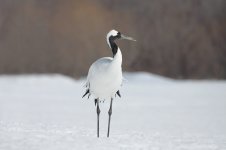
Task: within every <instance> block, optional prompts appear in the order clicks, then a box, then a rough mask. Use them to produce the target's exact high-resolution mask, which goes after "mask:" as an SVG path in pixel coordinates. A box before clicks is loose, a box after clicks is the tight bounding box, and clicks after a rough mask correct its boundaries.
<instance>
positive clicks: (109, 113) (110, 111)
mask: <svg viewBox="0 0 226 150" xmlns="http://www.w3.org/2000/svg"><path fill="white" fill-rule="evenodd" d="M112 101H113V98H111V104H110V109H109V111H108V115H109V119H108V134H107V137H109V133H110V123H111V114H112Z"/></svg>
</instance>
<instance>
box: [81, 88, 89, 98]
mask: <svg viewBox="0 0 226 150" xmlns="http://www.w3.org/2000/svg"><path fill="white" fill-rule="evenodd" d="M88 93H89V89H87V90H86V93H85V94H84V95H83V96H82V98H83V97H85V96H86V95H87V94H88Z"/></svg>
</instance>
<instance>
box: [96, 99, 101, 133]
mask: <svg viewBox="0 0 226 150" xmlns="http://www.w3.org/2000/svg"><path fill="white" fill-rule="evenodd" d="M95 102H96V103H97V137H99V116H100V107H99V99H95Z"/></svg>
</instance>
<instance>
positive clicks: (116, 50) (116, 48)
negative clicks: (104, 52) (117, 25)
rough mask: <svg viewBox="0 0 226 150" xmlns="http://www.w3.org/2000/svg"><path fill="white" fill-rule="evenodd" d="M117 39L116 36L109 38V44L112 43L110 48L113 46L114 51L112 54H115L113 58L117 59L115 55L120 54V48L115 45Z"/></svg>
mask: <svg viewBox="0 0 226 150" xmlns="http://www.w3.org/2000/svg"><path fill="white" fill-rule="evenodd" d="M115 39H116V38H115V37H114V36H110V37H109V43H110V46H111V50H112V53H113V57H115V55H116V54H117V52H118V46H117V45H116V43H115Z"/></svg>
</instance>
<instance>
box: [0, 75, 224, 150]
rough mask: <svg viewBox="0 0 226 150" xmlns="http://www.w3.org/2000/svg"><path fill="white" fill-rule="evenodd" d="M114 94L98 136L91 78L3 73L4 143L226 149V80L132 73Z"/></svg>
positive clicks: (29, 148)
mask: <svg viewBox="0 0 226 150" xmlns="http://www.w3.org/2000/svg"><path fill="white" fill-rule="evenodd" d="M124 76H125V82H124V84H123V87H122V90H121V94H122V98H121V99H120V98H116V99H115V100H114V102H113V114H112V122H111V123H112V124H111V133H110V138H106V135H107V121H108V120H107V119H108V114H107V111H108V108H109V101H108V100H106V101H105V102H102V103H101V105H100V107H101V115H100V138H96V112H95V107H94V101H93V100H91V99H89V100H87V99H82V98H81V96H82V94H83V93H84V91H85V89H84V88H83V85H84V83H85V80H84V79H81V80H73V79H71V78H69V77H66V76H62V75H19V76H0V150H41V149H42V150H77V149H78V150H81V149H98V150H106V149H110V150H111V149H122V150H131V149H135V150H136V149H139V150H143V149H144V150H146V149H150V150H225V149H226V81H215V80H209V81H208V80H201V81H200V80H196V81H194V80H185V81H183V80H173V79H168V78H164V77H160V76H156V75H152V74H148V73H125V74H124Z"/></svg>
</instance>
